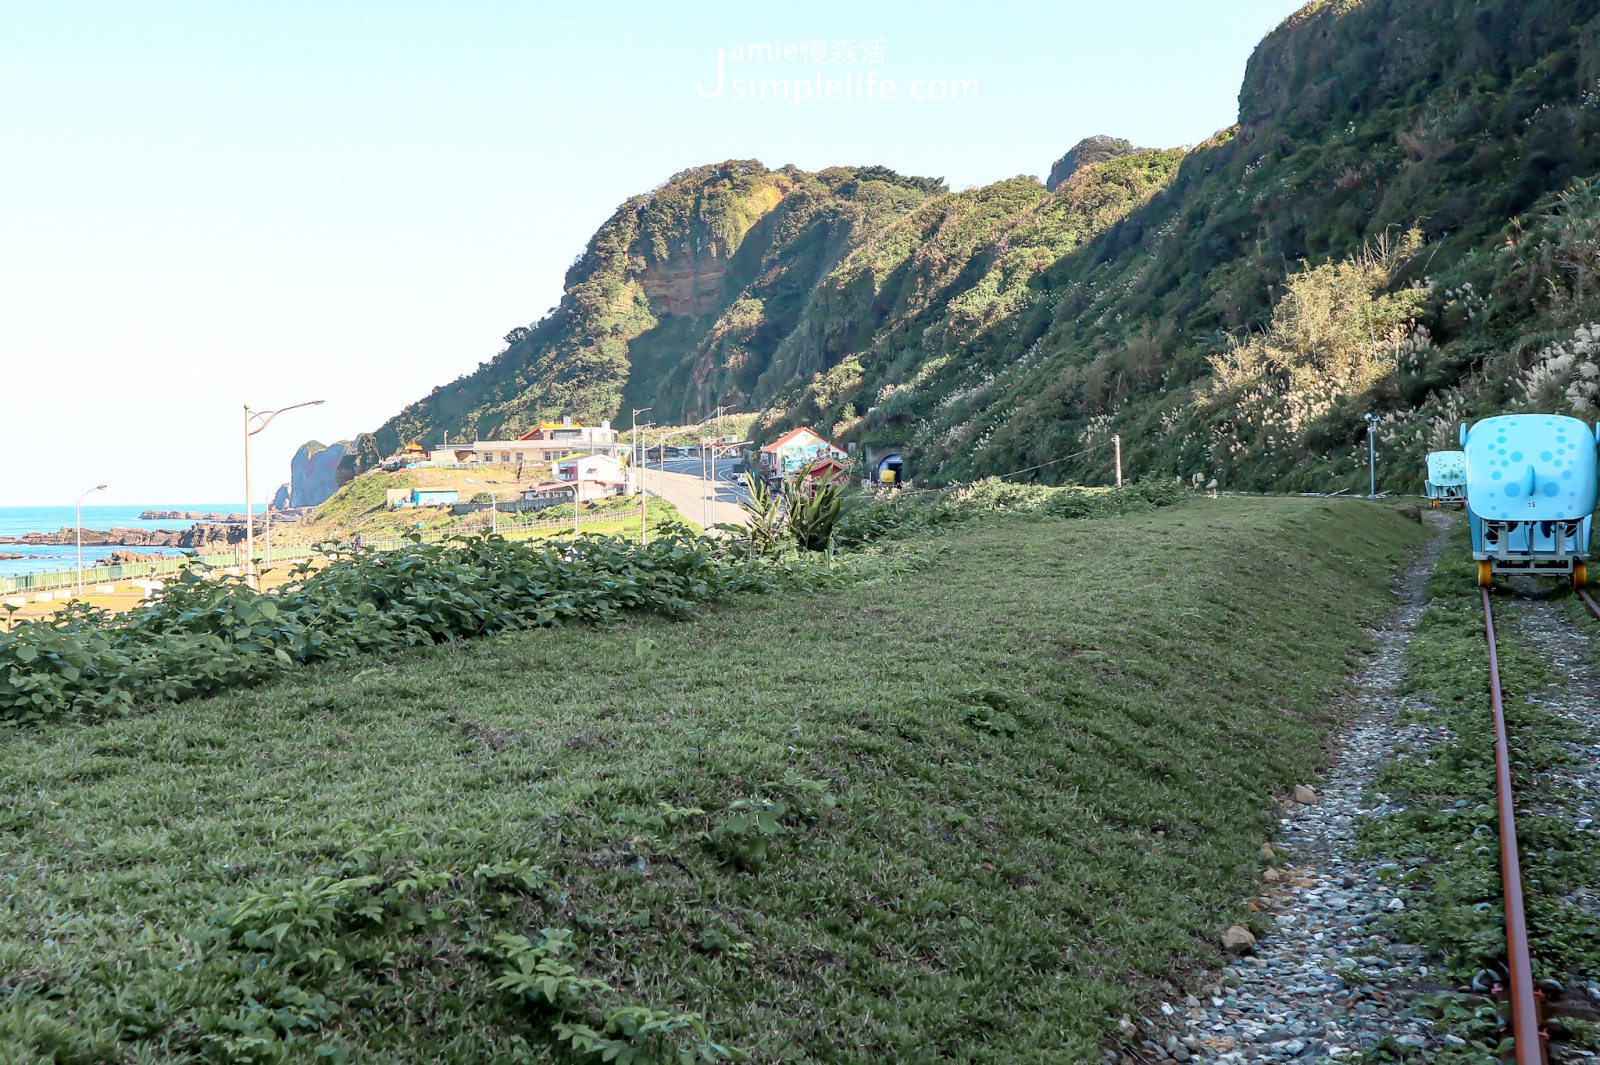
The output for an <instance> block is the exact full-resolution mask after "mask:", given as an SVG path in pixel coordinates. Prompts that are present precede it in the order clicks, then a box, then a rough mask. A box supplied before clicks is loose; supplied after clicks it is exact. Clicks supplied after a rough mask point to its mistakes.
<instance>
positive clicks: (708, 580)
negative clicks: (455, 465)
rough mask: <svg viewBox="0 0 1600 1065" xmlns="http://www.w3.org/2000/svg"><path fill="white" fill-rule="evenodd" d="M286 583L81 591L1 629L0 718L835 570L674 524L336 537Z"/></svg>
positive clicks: (116, 705)
mask: <svg viewBox="0 0 1600 1065" xmlns="http://www.w3.org/2000/svg"><path fill="white" fill-rule="evenodd" d="M328 551H329V553H330V554H331V556H332V559H333V560H332V562H331V563H330V564H328V565H327V566H325V567H324V568H322V569H320V570H317V571H315V572H312V571H311V570H310V569H309V567H305V566H302V567H300V568H298V569H297V570H296V571H295V573H294V576H295V577H296V578H297V579H296V580H295V581H294V582H292V583H291V584H290V585H289V586H288V588H287V590H284V591H274V592H265V593H263V592H256V591H252V590H251V589H250V588H248V587H247V586H246V585H245V584H244V583H243V582H242V581H241V580H239V579H237V578H226V577H224V578H222V579H212V578H210V577H209V576H207V575H205V574H204V573H203V572H202V571H200V570H198V569H189V570H185V571H184V572H182V573H181V574H180V575H179V576H178V577H177V578H176V579H175V580H173V581H171V582H169V583H168V585H167V586H166V588H164V589H163V590H162V593H161V596H160V598H159V599H158V600H157V601H156V602H154V603H152V604H149V605H146V606H142V607H139V608H137V609H135V610H132V611H130V612H128V613H126V614H120V615H114V614H110V613H108V612H106V611H104V610H101V609H98V608H95V607H91V606H88V605H85V604H81V603H74V604H71V605H69V606H68V608H67V609H65V610H63V611H62V612H60V613H59V614H57V615H55V616H54V617H53V618H49V619H45V620H39V621H28V622H23V623H21V624H19V625H17V626H16V627H15V628H14V629H13V630H12V631H10V632H6V633H0V721H6V720H11V721H30V720H39V719H45V718H51V717H58V716H61V715H64V714H104V713H107V712H115V711H123V710H127V709H129V708H132V707H133V706H135V705H138V704H154V703H162V702H176V701H179V700H183V699H188V698H192V697H195V696H201V695H208V694H212V693H215V692H220V691H224V690H228V689H231V688H238V687H242V686H245V685H250V684H255V683H259V682H261V681H263V680H265V679H267V678H268V677H271V676H274V675H276V674H278V673H280V672H282V671H283V670H285V669H289V668H293V667H296V666H300V665H304V664H306V663H309V662H315V661H320V660H325V659H330V658H339V657H343V656H348V655H353V654H358V653H372V652H384V651H390V650H394V649H396V648H401V647H408V646H420V645H427V644H434V643H442V642H444V641H447V640H454V639H463V638H468V637H474V636H489V635H494V634H496V633H501V632H508V631H513V630H517V629H528V628H536V627H541V626H547V625H563V624H571V623H598V622H604V621H608V620H610V619H612V618H614V617H616V616H618V615H619V614H621V613H625V612H628V611H652V612H656V613H662V614H671V615H681V614H684V613H686V612H688V611H689V610H690V609H691V608H693V607H694V606H695V605H696V604H698V603H707V602H715V601H721V600H725V599H728V598H730V597H732V596H734V595H737V594H739V593H742V592H769V591H773V590H777V589H780V588H795V587H812V588H816V587H822V586H824V585H826V584H828V583H829V582H830V581H837V580H840V579H848V577H847V576H845V569H844V568H842V567H841V566H839V565H838V564H835V563H834V562H832V561H831V560H827V559H819V560H811V561H808V560H804V559H800V560H797V559H788V560H781V561H778V560H771V559H767V558H764V557H762V556H761V555H760V554H759V553H755V552H750V551H747V550H742V549H740V548H739V547H737V546H736V545H728V546H724V545H722V544H719V543H718V542H717V541H713V540H709V539H706V538H704V537H696V536H693V535H691V534H690V533H689V532H688V531H687V530H686V529H684V528H682V527H681V526H679V527H676V528H673V529H670V530H668V531H667V532H666V533H665V534H664V535H661V536H659V537H658V538H657V539H655V540H653V541H652V542H651V543H650V544H649V545H648V546H643V547H641V546H639V545H637V544H632V543H629V542H627V541H624V540H621V539H617V538H614V537H605V536H594V535H588V536H582V537H579V538H577V539H575V540H571V541H559V542H555V543H554V544H550V545H548V546H540V547H533V546H530V545H525V544H518V543H512V542H510V541H508V540H504V539H501V538H499V537H494V536H490V537H462V538H459V539H455V540H451V541H448V542H446V543H443V544H423V543H420V542H418V543H414V544H412V545H411V546H409V547H406V548H404V549H401V550H398V551H375V550H372V549H370V548H349V547H335V546H332V545H330V546H329V547H328Z"/></svg>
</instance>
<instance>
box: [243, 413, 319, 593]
mask: <svg viewBox="0 0 1600 1065" xmlns="http://www.w3.org/2000/svg"><path fill="white" fill-rule="evenodd" d="M323 402H324V401H323V400H320V399H311V400H307V401H306V402H304V403H295V404H293V405H292V406H288V407H279V408H278V409H277V410H251V409H250V404H248V403H246V404H245V405H244V553H245V563H244V574H245V577H244V579H245V583H246V584H248V585H249V586H250V587H251V588H254V587H255V586H256V518H255V514H253V513H252V512H251V503H250V438H251V437H252V436H255V435H256V434H257V433H259V432H260V431H261V430H263V429H265V428H266V427H267V426H269V425H271V424H272V419H274V418H276V417H277V416H278V415H280V414H283V413H284V412H286V411H291V410H299V409H300V408H301V407H320V406H322V404H323Z"/></svg>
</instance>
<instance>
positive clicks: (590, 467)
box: [555, 455, 626, 484]
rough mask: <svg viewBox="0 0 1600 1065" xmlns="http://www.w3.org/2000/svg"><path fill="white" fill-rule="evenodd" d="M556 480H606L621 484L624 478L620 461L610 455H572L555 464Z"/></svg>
mask: <svg viewBox="0 0 1600 1065" xmlns="http://www.w3.org/2000/svg"><path fill="white" fill-rule="evenodd" d="M555 473H556V480H558V481H571V480H585V481H606V482H608V483H612V484H621V483H622V482H623V481H624V480H625V479H626V478H625V477H624V475H623V472H622V463H621V462H618V461H617V460H616V459H614V458H612V457H611V456H610V455H573V456H572V457H570V458H565V459H561V460H559V461H558V462H557V463H556V464H555Z"/></svg>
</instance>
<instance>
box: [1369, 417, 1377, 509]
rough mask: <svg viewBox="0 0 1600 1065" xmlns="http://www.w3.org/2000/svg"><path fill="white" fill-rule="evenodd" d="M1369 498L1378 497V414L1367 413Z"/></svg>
mask: <svg viewBox="0 0 1600 1065" xmlns="http://www.w3.org/2000/svg"><path fill="white" fill-rule="evenodd" d="M1367 471H1368V475H1369V481H1368V490H1367V498H1368V499H1377V498H1378V416H1377V415H1376V414H1369V415H1367Z"/></svg>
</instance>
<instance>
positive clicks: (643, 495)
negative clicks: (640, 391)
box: [632, 407, 655, 547]
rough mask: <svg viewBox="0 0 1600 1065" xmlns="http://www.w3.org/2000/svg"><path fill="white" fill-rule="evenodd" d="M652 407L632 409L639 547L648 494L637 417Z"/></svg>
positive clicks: (642, 542)
mask: <svg viewBox="0 0 1600 1065" xmlns="http://www.w3.org/2000/svg"><path fill="white" fill-rule="evenodd" d="M654 409H655V408H654V407H635V408H633V419H632V421H633V446H634V450H635V451H636V452H637V457H638V459H639V464H638V465H637V466H635V467H634V474H635V475H636V476H637V477H638V478H639V546H640V547H643V546H644V539H645V511H646V510H648V509H649V493H647V492H646V491H645V490H644V474H645V464H644V452H643V451H640V450H639V446H640V441H639V415H641V414H645V413H647V412H649V411H652V410H654Z"/></svg>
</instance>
